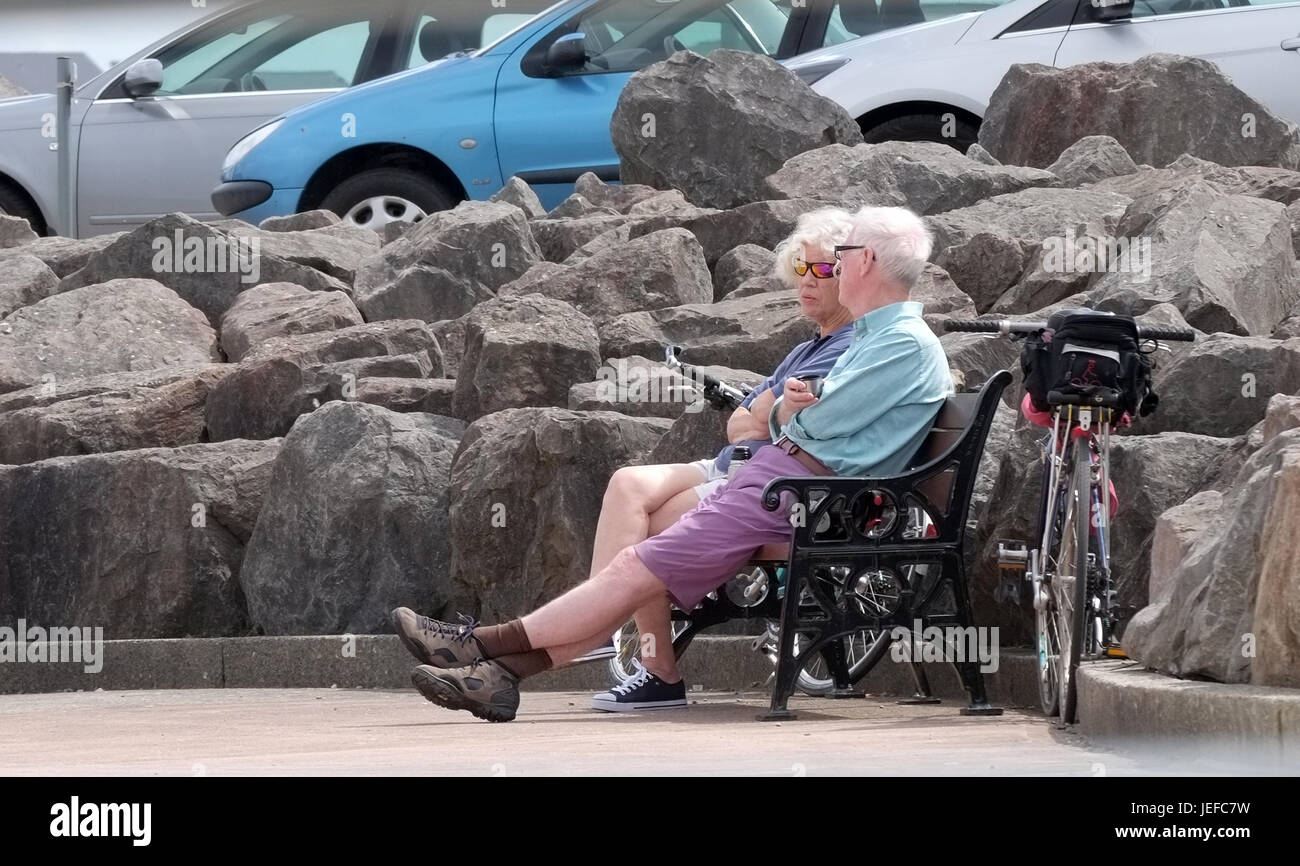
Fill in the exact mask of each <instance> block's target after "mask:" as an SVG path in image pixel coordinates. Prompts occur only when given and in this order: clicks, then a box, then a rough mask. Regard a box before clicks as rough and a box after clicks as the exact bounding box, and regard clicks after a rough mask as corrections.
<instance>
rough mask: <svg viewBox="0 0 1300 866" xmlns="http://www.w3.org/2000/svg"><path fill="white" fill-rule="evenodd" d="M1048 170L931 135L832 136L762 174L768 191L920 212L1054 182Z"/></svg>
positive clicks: (773, 195) (779, 195)
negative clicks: (962, 148)
mask: <svg viewBox="0 0 1300 866" xmlns="http://www.w3.org/2000/svg"><path fill="white" fill-rule="evenodd" d="M1059 184H1060V180H1059V179H1058V178H1057V177H1056V175H1054V174H1051V173H1050V172H1046V171H1043V170H1041V169H1036V168H1024V167H1022V166H1013V165H1008V166H1003V165H987V164H985V163H982V162H977V161H975V160H973V159H971V158H969V157H967V156H963V155H962V154H960V153H958V152H957V151H956V150H954V149H953V148H951V147H949V146H948V145H946V144H939V143H937V142H933V141H886V142H881V143H880V144H859V145H857V146H856V147H845V146H844V145H842V144H835V145H831V146H829V147H823V148H819V149H817V150H811V151H808V152H807V153H802V154H800V155H798V156H796V157H793V158H792V159H789V160H787V161H786V163H785V165H784V166H783V167H782V168H781V170H780V171H777V172H773V173H772V175H771V176H770V177H768V178H767V180H766V182H765V187H764V188H765V190H766V191H767V194H768V196H769V197H771V198H809V199H818V200H820V201H821V202H823V203H829V204H838V205H841V206H843V207H847V208H858V207H862V206H864V205H870V206H885V207H890V206H902V207H907V208H910V209H912V210H913V211H916V212H917V213H920V214H932V213H939V212H941V211H947V210H952V209H954V208H959V207H969V206H970V205H973V204H975V203H976V202H978V201H982V200H983V199H986V198H990V197H992V196H995V195H1003V194H1006V193H1012V192H1017V191H1019V190H1022V189H1027V188H1030V187H1038V186H1057V185H1059Z"/></svg>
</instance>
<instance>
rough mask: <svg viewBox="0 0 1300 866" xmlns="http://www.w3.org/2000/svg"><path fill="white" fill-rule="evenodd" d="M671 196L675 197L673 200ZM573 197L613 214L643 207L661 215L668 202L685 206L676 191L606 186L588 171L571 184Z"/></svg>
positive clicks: (682, 197) (630, 184)
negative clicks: (659, 212) (645, 205)
mask: <svg viewBox="0 0 1300 866" xmlns="http://www.w3.org/2000/svg"><path fill="white" fill-rule="evenodd" d="M671 193H676V198H675V199H674V198H671V196H670V194H671ZM573 194H574V195H580V196H582V197H583V198H584V199H586V200H587V201H588V202H590V203H591V204H592V205H593V206H594V207H599V208H608V209H609V210H612V211H614V212H615V213H631V212H632V209H633V208H635V207H637V206H638V205H641V204H646V203H648V205H647V207H648V209H650V210H651V211H661V212H662V211H666V210H668V209H669V204H668V203H669V202H674V203H676V202H677V201H678V200H680V203H681V204H680V205H678V207H681V206H685V205H687V202H686V198H685V196H683V195H682V194H681V192H680V191H678V190H658V189H655V188H654V187H652V186H647V185H646V184H643V183H617V184H612V183H605V182H604V181H603V180H601V179H600V178H599V177H598V176H597V175H596V173H595V172H591V171H588V172H584V173H582V174H581V175H579V176H578V179H577V180H576V181H574V182H573ZM665 196H669V197H667V198H665ZM652 199H655V201H653V202H652V201H651V200H652ZM645 209H646V208H642V210H645ZM552 213H554V212H553V211H552Z"/></svg>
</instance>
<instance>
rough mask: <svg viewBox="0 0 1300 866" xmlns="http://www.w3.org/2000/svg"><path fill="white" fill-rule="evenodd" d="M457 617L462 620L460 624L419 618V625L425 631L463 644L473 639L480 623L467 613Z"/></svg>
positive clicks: (425, 617) (423, 617)
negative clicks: (445, 636)
mask: <svg viewBox="0 0 1300 866" xmlns="http://www.w3.org/2000/svg"><path fill="white" fill-rule="evenodd" d="M456 616H457V618H458V619H459V620H460V622H459V623H454V622H441V621H439V620H436V619H431V618H429V617H427V616H422V617H420V618H419V621H418V625H419V626H420V628H421V629H423V630H424V631H429V632H433V633H435V634H441V635H447V636H448V637H450V638H451V639H452V640H454V641H456V642H457V643H461V644H463V643H465V641H467V640H469V639H470V638H471V637H473V635H474V629H475V628H477V627H478V621H477V620H476V619H474V617H472V616H470V615H469V614H466V613H458V614H456Z"/></svg>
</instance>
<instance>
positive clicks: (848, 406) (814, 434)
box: [768, 301, 953, 476]
mask: <svg viewBox="0 0 1300 866" xmlns="http://www.w3.org/2000/svg"><path fill="white" fill-rule="evenodd" d="M921 310H922V306H921V304H920V303H918V302H916V301H900V302H898V303H895V304H889V305H888V306H885V307H880V308H878V309H875V310H872V311H871V312H869V313H867V314H866V315H864V316H863V317H862V318H860V319H858V320H857V321H855V322H854V323H853V343H852V344H851V345H850V346H849V348H848V349H847V350H846V351H845V352H844V354H843V355H841V356H840V359H839V360H838V361H836V362H835V366H834V367H832V368H831V371H830V373H829V374H827V376H826V380H825V383H824V384H823V386H822V395H821V399H820V400H818V401H817V402H816V403H814V404H813V405H811V406H807V407H805V408H803V409H801V410H799V411H798V412H796V413H795V414H794V416H793V417H792V418H791V419H790V422H789V423H788V424H786V425H785V426H784V427H781V428H779V429H778V427H777V425H776V413H777V407H778V406H780V405H781V403H782V402H783V401H784V399H785V398H784V397H780V398H778V399H777V401H776V403H775V405H773V407H772V414H771V415H770V416H769V417H768V427H769V429H770V430H771V431H772V438H773V439H776V438H778V436H779V435H780V434H782V433H784V434H785V435H786V436H788V437H789V438H790V439H791V440H792V441H793V442H794V443H795V444H796V445H798V446H799V447H801V448H803V449H805V450H806V451H807V452H808V453H809V454H811V455H813V456H814V457H816V458H817V459H818V460H820V461H821V462H822V463H825V464H826V466H827V467H828V468H829V469H830V470H831V471H833V472H835V474H837V475H873V476H882V475H895V474H897V473H899V472H901V471H903V470H904V469H906V468H907V464H908V462H909V461H910V460H911V459H912V457H913V456H915V454H916V451H917V449H918V448H920V447H921V442H922V441H924V439H925V435H926V433H928V432H929V430H930V426H931V424H932V423H933V422H934V418H935V415H936V414H937V413H938V411H939V408H940V407H941V406H942V405H943V402H944V400H946V399H947V398H948V397H949V396H950V395H951V394H952V393H953V388H952V374H951V373H950V372H949V371H948V359H947V357H946V356H945V355H944V353H943V347H942V346H940V345H939V338H938V337H936V336H935V335H934V334H933V333H932V332H931V331H930V328H929V327H928V326H927V325H926V324H925V320H924V319H922V318H921Z"/></svg>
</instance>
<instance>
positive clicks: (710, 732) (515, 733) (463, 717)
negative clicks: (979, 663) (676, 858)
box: [0, 689, 1231, 776]
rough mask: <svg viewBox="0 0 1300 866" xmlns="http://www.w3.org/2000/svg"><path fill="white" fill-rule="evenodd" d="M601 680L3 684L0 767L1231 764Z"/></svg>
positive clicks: (887, 712) (318, 769) (929, 717)
mask: <svg viewBox="0 0 1300 866" xmlns="http://www.w3.org/2000/svg"><path fill="white" fill-rule="evenodd" d="M589 697H590V693H589V692H582V693H572V692H533V693H526V694H525V695H524V704H523V706H522V712H521V713H520V716H519V718H518V719H517V720H515V721H514V722H511V723H508V724H496V725H493V724H488V723H486V722H480V721H478V720H476V719H474V718H473V717H471V716H469V715H468V714H462V713H453V712H450V711H447V710H443V709H440V708H438V707H435V706H433V705H431V704H429V703H427V702H426V701H424V700H423V699H422V698H421V697H420V696H419V695H418V694H415V693H414V692H413V691H412V692H396V691H370V690H341V689H194V690H174V691H124V692H72V693H62V694H44V695H7V696H3V697H0V773H3V774H9V775H13V774H18V775H64V774H68V775H71V774H76V775H101V774H131V775H144V776H150V775H198V774H202V775H211V776H218V775H231V774H265V775H281V774H283V775H311V774H325V775H341V774H342V775H345V774H380V775H390V774H392V775H402V774H459V775H484V776H490V775H534V774H546V775H571V774H573V775H591V774H608V775H619V774H674V775H678V774H705V775H715V774H737V775H775V776H783V775H804V774H806V775H809V776H813V775H830V774H890V775H894V774H943V775H949V774H952V775H1003V774H1026V775H1077V776H1094V775H1101V774H1103V773H1104V774H1106V775H1142V774H1149V773H1170V772H1207V771H1208V772H1215V771H1216V769H1217V770H1218V771H1221V772H1230V771H1231V768H1214V767H1200V768H1197V767H1195V766H1192V765H1188V764H1186V763H1185V762H1180V763H1179V764H1178V765H1171V764H1170V763H1168V762H1165V761H1160V762H1159V763H1154V762H1151V761H1143V760H1142V759H1140V758H1134V757H1126V756H1121V755H1118V754H1116V753H1114V752H1109V751H1106V750H1102V749H1097V748H1093V747H1090V746H1089V745H1088V744H1087V743H1086V742H1085V741H1084V740H1083V739H1082V738H1081V737H1080V736H1079V735H1077V734H1075V733H1072V732H1068V731H1061V730H1057V729H1055V728H1054V727H1053V726H1052V725H1051V724H1050V723H1049V722H1047V721H1046V720H1044V719H1043V718H1042V717H1040V716H1035V715H1033V714H1030V713H1026V712H1022V711H1017V710H1008V711H1007V712H1006V714H1005V715H1003V716H1002V717H1000V718H968V717H964V716H961V715H959V714H958V712H957V706H958V705H957V703H956V702H945V704H943V705H940V706H922V707H916V706H902V705H899V704H896V703H893V702H891V701H889V700H886V699H870V698H868V699H865V700H854V701H830V700H811V699H801V700H798V701H796V702H795V703H796V704H797V706H796V707H795V708H796V709H797V710H798V712H799V714H800V718H799V720H798V721H795V722H787V723H779V724H777V723H759V722H756V721H755V720H754V716H755V713H756V712H757V711H758V710H759V709H760V708H762V707H763V706H765V704H766V700H765V698H764V696H763V695H761V694H756V693H755V694H735V693H718V692H712V693H710V692H698V693H693V694H692V696H691V698H692V701H693V702H694V703H693V704H692V706H691V707H690V708H688V709H686V710H673V711H660V712H657V713H644V714H627V715H611V714H605V713H598V712H594V711H592V710H589V709H587V701H588V699H589Z"/></svg>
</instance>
